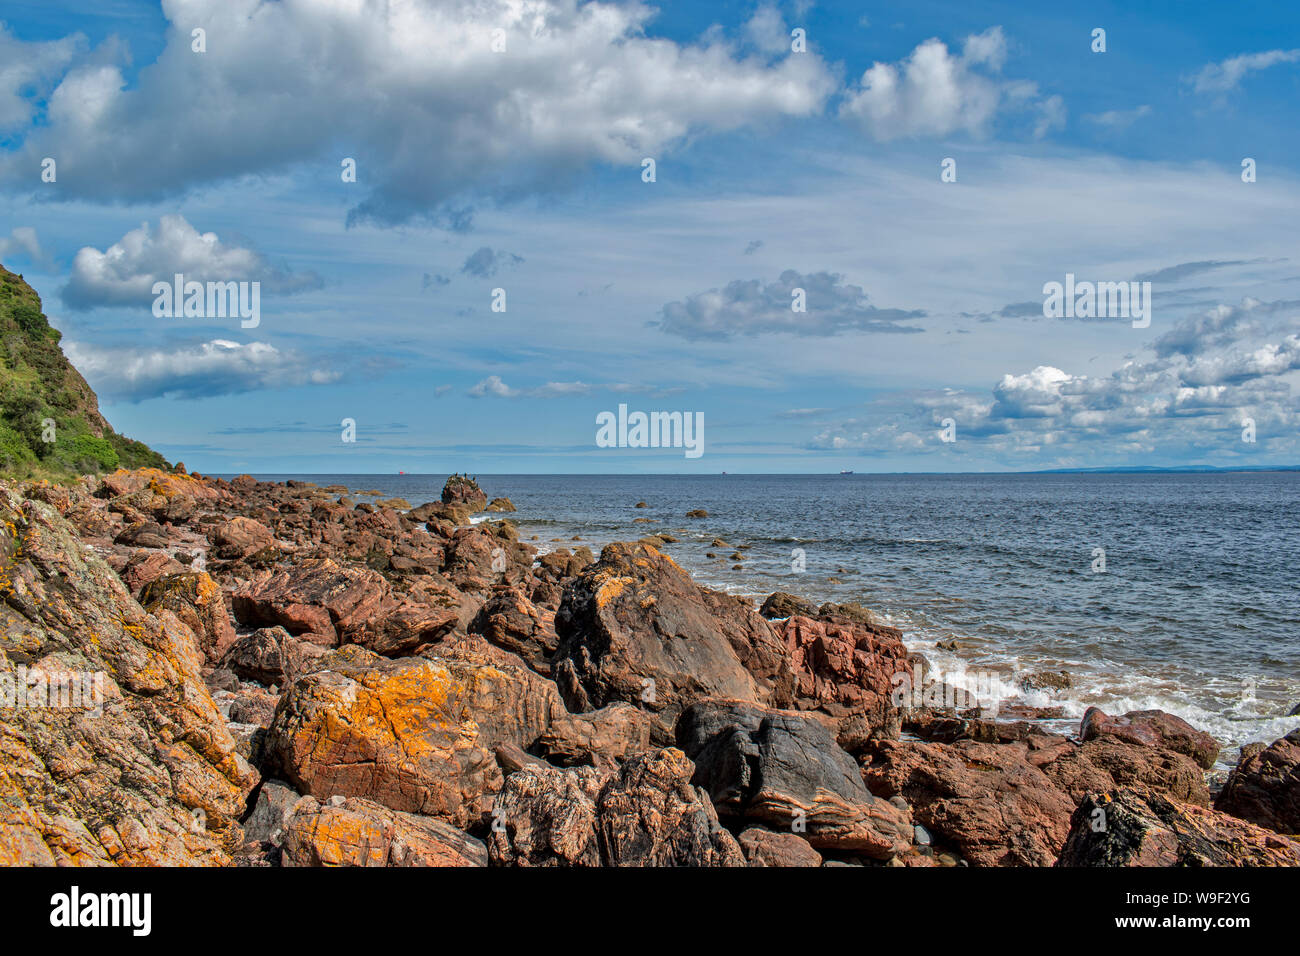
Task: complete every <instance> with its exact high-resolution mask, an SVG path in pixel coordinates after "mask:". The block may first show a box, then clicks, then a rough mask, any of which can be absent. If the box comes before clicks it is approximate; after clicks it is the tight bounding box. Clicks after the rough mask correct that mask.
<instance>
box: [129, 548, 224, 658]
mask: <svg viewBox="0 0 1300 956" xmlns="http://www.w3.org/2000/svg"><path fill="white" fill-rule="evenodd" d="M140 603H141V604H143V605H144V608H145V610H147V611H149V612H150V613H151V614H158V613H159V612H161V611H171V612H172V613H173V614H175V615H176V616H177V617H178V618H180V619H181V621H183V622H184V623H185V624H186V625H187V626H188V627H189V629H190V630H191V631H193V632H194V636H195V638H196V639H197V640H198V646H199V650H200V651H201V652H202V653H203V655H204V657H205V658H206V659H207V661H208V662H209V663H212V664H215V663H216V662H217V661H219V660H220V659H221V656H222V655H223V654H225V653H226V651H227V650H228V649H229V648H230V646H231V645H232V644H234V643H235V627H234V625H233V624H231V622H230V616H229V615H228V614H227V613H226V602H225V598H224V596H223V595H222V593H221V588H219V587H218V586H217V582H215V581H213V580H212V578H210V577H209V576H208V575H207V573H206V572H204V571H184V572H181V573H180V574H166V575H163V576H162V577H159V578H156V579H155V580H153V581H150V582H149V583H148V584H146V585H145V586H144V588H143V589H142V590H141V591H140Z"/></svg>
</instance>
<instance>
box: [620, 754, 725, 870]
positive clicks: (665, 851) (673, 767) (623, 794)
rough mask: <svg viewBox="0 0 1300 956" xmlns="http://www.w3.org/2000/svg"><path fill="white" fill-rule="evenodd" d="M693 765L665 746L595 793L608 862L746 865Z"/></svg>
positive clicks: (631, 764)
mask: <svg viewBox="0 0 1300 956" xmlns="http://www.w3.org/2000/svg"><path fill="white" fill-rule="evenodd" d="M694 771H695V766H694V764H692V763H691V761H690V760H688V759H687V757H686V755H685V754H684V753H682V752H681V751H680V750H677V749H675V748H672V747H666V748H664V749H663V750H658V751H654V752H652V753H644V754H636V755H635V756H633V757H631V758H630V759H629V760H628V761H627V762H626V763H625V764H624V765H623V767H622V768H621V769H620V770H619V772H618V773H617V774H615V775H614V776H612V777H610V779H609V780H608V781H606V783H605V786H604V787H602V788H601V791H600V796H598V797H597V798H596V818H597V824H598V826H599V829H600V843H601V849H602V855H603V856H604V859H605V863H606V865H608V866H744V865H745V856H744V854H743V853H742V852H741V850H740V845H739V844H738V843H736V838H735V837H733V836H732V835H731V834H730V833H728V832H727V831H726V830H724V829H723V828H722V826H721V824H719V823H718V817H717V814H716V813H715V812H714V809H713V805H712V804H711V803H710V802H709V798H708V796H707V795H706V794H705V793H704V791H703V790H700V789H699V788H697V787H694V786H692V785H691V780H692V778H693V775H694Z"/></svg>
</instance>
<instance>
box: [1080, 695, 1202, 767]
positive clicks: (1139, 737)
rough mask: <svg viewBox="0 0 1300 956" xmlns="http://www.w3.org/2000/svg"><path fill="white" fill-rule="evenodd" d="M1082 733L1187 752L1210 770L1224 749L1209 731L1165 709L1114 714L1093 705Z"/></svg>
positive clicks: (1086, 738)
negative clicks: (1194, 725)
mask: <svg viewBox="0 0 1300 956" xmlns="http://www.w3.org/2000/svg"><path fill="white" fill-rule="evenodd" d="M1079 736H1080V737H1082V738H1083V739H1084V740H1093V739H1095V738H1097V737H1103V736H1107V737H1114V738H1116V739H1118V740H1122V741H1124V742H1125V743H1130V744H1140V745H1142V746H1146V747H1164V748H1165V749H1166V750H1173V751H1175V752H1176V753H1181V754H1186V755H1187V756H1189V757H1191V758H1192V759H1193V760H1195V761H1196V762H1197V763H1198V764H1200V765H1201V766H1202V767H1204V768H1205V769H1206V770H1209V769H1210V768H1211V767H1213V766H1214V762H1215V761H1216V760H1218V759H1219V750H1220V749H1221V748H1220V746H1219V742H1218V741H1217V740H1215V739H1214V738H1213V737H1211V736H1210V735H1209V734H1207V733H1205V731H1203V730H1197V729H1196V728H1195V727H1193V726H1192V725H1191V724H1189V723H1188V722H1187V721H1185V720H1183V719H1182V718H1181V717H1175V716H1174V715H1173V714H1167V713H1165V712H1164V711H1163V710H1135V711H1131V712H1130V713H1127V714H1124V715H1123V716H1120V717H1111V716H1110V715H1109V714H1107V713H1105V712H1104V711H1102V710H1101V709H1100V708H1097V707H1089V708H1088V709H1087V710H1086V711H1085V712H1084V714H1083V722H1082V723H1081V724H1080V726H1079Z"/></svg>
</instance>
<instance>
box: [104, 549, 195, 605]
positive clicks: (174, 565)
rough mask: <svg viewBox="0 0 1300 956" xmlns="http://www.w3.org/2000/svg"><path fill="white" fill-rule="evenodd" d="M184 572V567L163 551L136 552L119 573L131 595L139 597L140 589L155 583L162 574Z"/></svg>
mask: <svg viewBox="0 0 1300 956" xmlns="http://www.w3.org/2000/svg"><path fill="white" fill-rule="evenodd" d="M184 570H185V565H183V564H181V563H180V562H179V561H177V560H176V559H175V558H173V557H172V556H171V555H170V554H167V553H166V552H164V551H137V552H135V553H134V554H132V555H131V557H130V558H129V559H128V560H127V562H126V565H125V566H124V567H123V569H122V571H121V572H119V573H120V575H121V578H122V581H123V583H124V584H126V586H127V588H128V589H129V590H130V591H131V593H132V594H135V595H139V593H140V589H141V588H143V587H144V586H145V585H146V584H148V583H150V582H151V581H156V580H157V579H158V578H160V577H162V576H163V575H164V574H179V573H181V572H182V571H184Z"/></svg>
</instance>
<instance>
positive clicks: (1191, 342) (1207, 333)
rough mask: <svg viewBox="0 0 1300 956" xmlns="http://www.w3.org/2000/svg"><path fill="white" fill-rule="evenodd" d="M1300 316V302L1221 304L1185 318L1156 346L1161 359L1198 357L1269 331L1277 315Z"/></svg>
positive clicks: (1156, 351)
mask: <svg viewBox="0 0 1300 956" xmlns="http://www.w3.org/2000/svg"><path fill="white" fill-rule="evenodd" d="M1287 314H1291V315H1300V301H1294V300H1280V301H1276V302H1262V301H1260V300H1259V299H1255V298H1251V297H1249V296H1247V297H1246V298H1244V299H1242V300H1241V302H1240V303H1239V304H1238V305H1227V304H1224V303H1219V304H1217V305H1215V306H1213V307H1212V308H1209V309H1206V310H1204V311H1203V312H1198V313H1196V314H1194V315H1191V316H1188V317H1187V318H1185V319H1182V320H1181V321H1180V322H1178V324H1177V325H1175V326H1174V327H1173V328H1172V329H1170V330H1169V331H1168V332H1166V333H1165V334H1164V335H1162V336H1160V337H1159V338H1158V339H1156V341H1155V343H1154V344H1153V346H1152V347H1153V348H1154V349H1155V353H1156V355H1157V356H1159V357H1160V358H1168V357H1170V356H1174V355H1187V356H1192V355H1197V354H1200V353H1202V352H1205V351H1207V350H1210V349H1215V348H1221V347H1223V346H1226V345H1231V344H1232V343H1234V342H1236V341H1238V340H1240V339H1241V338H1243V337H1245V336H1246V335H1248V334H1256V333H1259V332H1262V331H1264V330H1266V328H1267V326H1268V324H1269V323H1270V322H1271V320H1272V317H1273V316H1279V317H1281V316H1286V315H1287Z"/></svg>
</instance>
